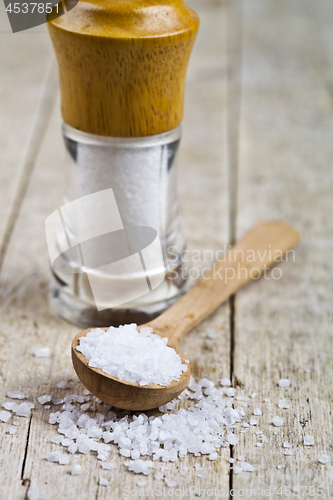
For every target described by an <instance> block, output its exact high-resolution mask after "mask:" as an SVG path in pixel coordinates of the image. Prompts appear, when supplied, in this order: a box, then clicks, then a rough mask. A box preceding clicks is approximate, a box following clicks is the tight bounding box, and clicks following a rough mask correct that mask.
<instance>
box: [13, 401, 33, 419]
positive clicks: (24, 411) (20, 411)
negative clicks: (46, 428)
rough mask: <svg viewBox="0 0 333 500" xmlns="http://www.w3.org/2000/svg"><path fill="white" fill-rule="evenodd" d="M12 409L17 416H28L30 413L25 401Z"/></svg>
mask: <svg viewBox="0 0 333 500" xmlns="http://www.w3.org/2000/svg"><path fill="white" fill-rule="evenodd" d="M14 411H15V413H16V415H17V416H19V417H29V415H30V407H29V405H28V404H27V403H21V404H20V405H19V406H18V407H17V408H16V409H15V410H14Z"/></svg>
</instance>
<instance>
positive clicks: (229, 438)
mask: <svg viewBox="0 0 333 500" xmlns="http://www.w3.org/2000/svg"><path fill="white" fill-rule="evenodd" d="M227 441H228V443H229V444H231V445H232V446H234V445H235V444H237V443H238V441H239V438H238V436H236V434H232V433H228V434H227Z"/></svg>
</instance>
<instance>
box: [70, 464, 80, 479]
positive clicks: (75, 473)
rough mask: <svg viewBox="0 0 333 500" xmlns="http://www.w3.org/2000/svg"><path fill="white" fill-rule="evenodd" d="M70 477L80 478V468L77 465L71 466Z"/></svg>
mask: <svg viewBox="0 0 333 500" xmlns="http://www.w3.org/2000/svg"><path fill="white" fill-rule="evenodd" d="M71 474H72V476H80V475H81V474H82V467H81V465H79V464H73V465H72V468H71Z"/></svg>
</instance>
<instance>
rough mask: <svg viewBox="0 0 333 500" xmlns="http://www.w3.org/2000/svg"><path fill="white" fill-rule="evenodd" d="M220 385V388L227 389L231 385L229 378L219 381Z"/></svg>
mask: <svg viewBox="0 0 333 500" xmlns="http://www.w3.org/2000/svg"><path fill="white" fill-rule="evenodd" d="M220 384H221V385H222V387H227V386H229V385H231V380H230V379H229V378H223V379H221V380H220Z"/></svg>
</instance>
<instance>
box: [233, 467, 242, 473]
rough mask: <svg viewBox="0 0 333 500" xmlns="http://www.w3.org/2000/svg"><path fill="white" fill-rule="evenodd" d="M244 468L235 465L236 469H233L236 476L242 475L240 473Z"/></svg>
mask: <svg viewBox="0 0 333 500" xmlns="http://www.w3.org/2000/svg"><path fill="white" fill-rule="evenodd" d="M242 470H243V469H242V468H241V467H239V466H238V465H235V467H234V468H233V472H234V474H240V472H242Z"/></svg>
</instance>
